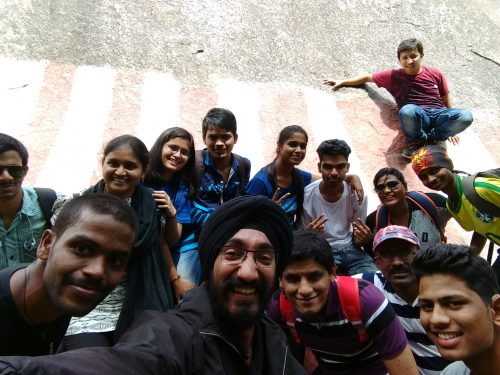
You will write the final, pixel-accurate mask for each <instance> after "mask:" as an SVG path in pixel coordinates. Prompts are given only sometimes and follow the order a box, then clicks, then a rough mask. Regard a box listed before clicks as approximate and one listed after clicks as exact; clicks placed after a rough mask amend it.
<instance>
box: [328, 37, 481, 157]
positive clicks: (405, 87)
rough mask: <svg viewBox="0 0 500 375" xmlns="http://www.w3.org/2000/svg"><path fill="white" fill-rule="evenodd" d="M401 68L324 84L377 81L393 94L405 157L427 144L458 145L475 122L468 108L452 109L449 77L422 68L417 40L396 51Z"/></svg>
mask: <svg viewBox="0 0 500 375" xmlns="http://www.w3.org/2000/svg"><path fill="white" fill-rule="evenodd" d="M397 54H398V60H399V63H400V64H401V69H389V70H383V71H380V72H376V73H372V74H363V75H360V76H357V77H354V78H349V79H345V80H341V79H327V80H325V81H324V83H325V84H328V85H331V86H333V90H337V89H339V88H340V87H343V86H358V85H362V84H364V83H368V82H374V83H375V84H376V85H377V86H378V87H383V88H385V89H386V90H387V91H389V92H390V93H391V95H392V96H393V97H394V99H395V100H396V104H397V105H398V108H399V124H400V126H401V129H402V130H403V132H404V133H405V136H406V140H407V142H408V145H407V147H406V148H405V149H404V150H403V152H402V155H403V157H404V158H407V159H410V158H411V156H412V155H413V153H414V152H415V151H416V150H417V149H419V148H420V147H422V146H424V145H426V144H433V143H436V142H442V143H444V141H446V140H447V139H448V140H449V141H450V142H452V143H458V138H457V137H455V136H456V135H457V134H458V133H460V132H462V131H464V130H465V129H467V127H469V125H470V124H471V123H472V114H471V113H470V111H468V110H466V109H459V108H452V105H451V98H450V92H449V90H448V83H447V82H446V78H445V77H444V75H443V74H442V73H441V71H439V70H438V69H436V68H432V67H427V66H423V65H422V59H423V57H424V47H423V45H422V42H421V41H420V40H418V39H415V38H411V39H405V40H403V41H402V42H401V43H400V44H399V46H398V49H397Z"/></svg>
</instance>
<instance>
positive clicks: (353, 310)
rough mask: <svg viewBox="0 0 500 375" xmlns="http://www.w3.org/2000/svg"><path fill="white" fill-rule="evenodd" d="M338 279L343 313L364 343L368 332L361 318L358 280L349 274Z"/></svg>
mask: <svg viewBox="0 0 500 375" xmlns="http://www.w3.org/2000/svg"><path fill="white" fill-rule="evenodd" d="M336 280H337V291H338V294H339V299H340V306H341V307H342V313H343V314H344V316H345V317H346V318H347V320H348V321H349V322H351V324H352V325H353V327H354V328H355V329H356V331H357V332H358V337H359V341H360V342H361V343H364V342H366V341H367V340H368V334H367V333H366V328H365V326H364V325H363V321H362V320H361V301H360V300H359V288H358V280H357V279H355V278H353V277H349V276H337V277H336Z"/></svg>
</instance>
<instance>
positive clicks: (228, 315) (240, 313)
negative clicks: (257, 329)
mask: <svg viewBox="0 0 500 375" xmlns="http://www.w3.org/2000/svg"><path fill="white" fill-rule="evenodd" d="M235 287H239V288H255V293H256V294H257V295H258V306H257V309H255V305H254V304H252V303H248V304H246V303H245V302H243V301H242V302H240V303H239V304H238V306H237V308H236V309H235V311H230V310H229V306H228V304H227V294H228V293H229V292H230V291H231V290H233V289H234V288H235ZM209 292H210V296H211V297H212V301H213V310H214V313H215V316H216V318H217V320H218V321H219V325H221V326H222V325H223V327H221V328H224V331H228V330H229V331H230V330H232V329H236V330H238V331H239V330H241V329H242V328H248V327H252V326H254V325H255V324H256V323H257V322H258V321H259V320H260V319H261V317H262V315H263V313H264V309H265V308H266V306H267V303H268V301H269V299H270V297H271V294H272V292H273V290H272V288H267V287H266V285H265V283H264V282H263V281H262V280H259V281H255V282H252V283H244V282H241V281H239V280H238V279H237V278H236V277H231V278H230V279H227V280H225V281H224V282H223V283H222V285H219V287H217V286H215V285H214V283H213V280H211V281H210V284H209Z"/></svg>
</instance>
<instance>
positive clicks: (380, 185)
mask: <svg viewBox="0 0 500 375" xmlns="http://www.w3.org/2000/svg"><path fill="white" fill-rule="evenodd" d="M375 192H376V193H377V195H378V198H379V199H380V203H382V204H383V205H385V206H387V207H390V206H394V205H397V204H399V203H401V202H402V201H403V200H404V199H405V194H406V186H405V185H404V184H403V183H402V182H401V181H399V179H398V178H397V177H396V176H394V175H391V174H389V175H385V176H382V177H380V178H379V179H378V181H376V184H375Z"/></svg>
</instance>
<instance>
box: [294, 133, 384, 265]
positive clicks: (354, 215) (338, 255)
mask: <svg viewBox="0 0 500 375" xmlns="http://www.w3.org/2000/svg"><path fill="white" fill-rule="evenodd" d="M316 151H317V153H318V157H319V162H318V171H319V173H321V179H319V180H316V181H314V182H312V183H311V184H309V185H308V186H306V188H305V190H304V214H303V215H302V226H303V227H304V230H313V231H317V232H318V233H320V234H321V235H322V236H323V237H324V238H326V240H327V241H328V243H329V244H330V246H331V248H332V252H333V256H334V258H335V266H336V267H337V270H338V271H341V272H342V274H346V275H347V274H348V275H355V274H357V273H361V272H370V271H371V272H375V271H376V270H377V268H376V267H375V264H374V263H373V260H372V258H371V257H370V256H369V255H368V254H366V253H365V252H364V251H363V249H362V248H361V247H360V245H361V243H360V242H358V241H357V238H356V237H353V229H352V227H353V225H354V223H356V222H360V223H364V221H365V219H366V207H367V203H368V199H367V198H366V197H364V198H363V200H362V203H361V204H359V203H358V197H357V194H356V193H354V194H353V192H352V191H351V187H350V186H349V184H348V183H347V182H345V178H346V175H347V172H349V167H350V164H349V155H350V153H351V148H350V147H349V146H348V145H347V143H346V142H344V141H343V140H340V139H330V140H326V141H323V142H321V144H320V145H319V146H318V149H317V150H316ZM318 218H319V219H318Z"/></svg>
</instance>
